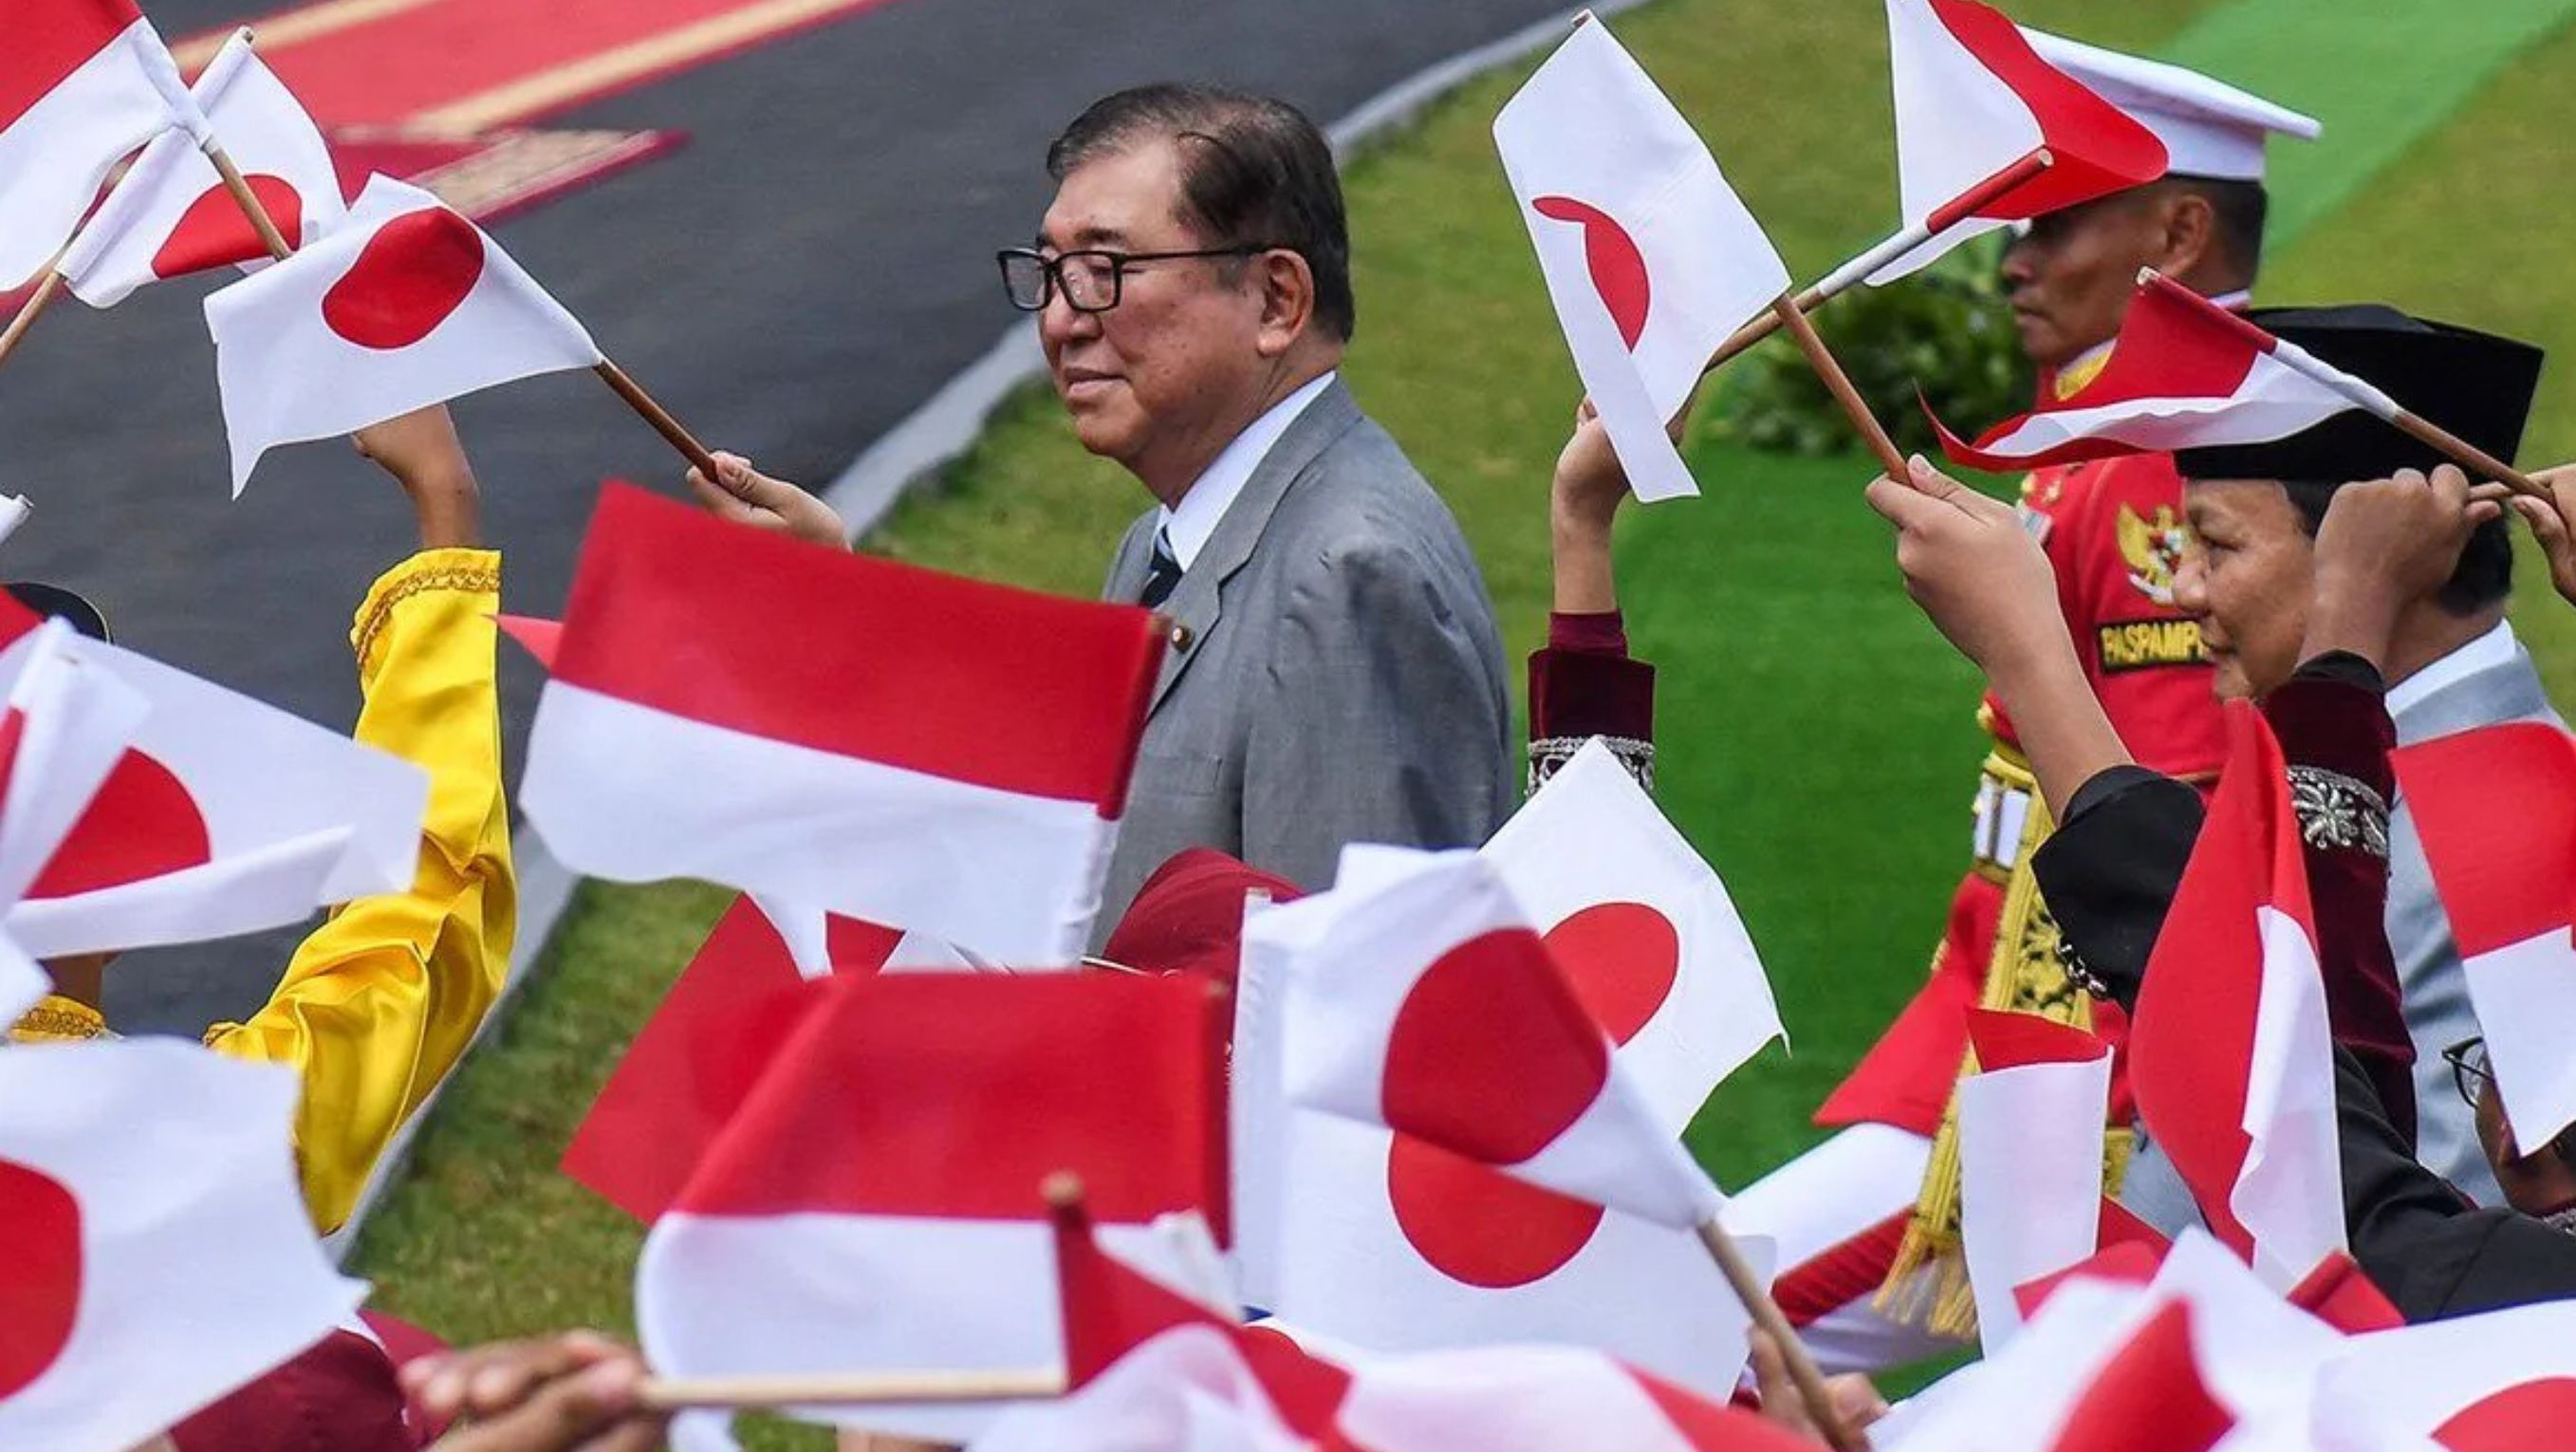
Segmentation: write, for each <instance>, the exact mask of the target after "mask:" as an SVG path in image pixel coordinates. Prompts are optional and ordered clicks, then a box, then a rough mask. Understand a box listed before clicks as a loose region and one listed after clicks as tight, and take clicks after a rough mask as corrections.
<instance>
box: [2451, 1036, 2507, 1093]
mask: <svg viewBox="0 0 2576 1452" xmlns="http://www.w3.org/2000/svg"><path fill="white" fill-rule="evenodd" d="M2442 1062H2444V1063H2446V1064H2448V1065H2450V1066H2451V1085H2452V1087H2453V1088H2456V1089H2458V1090H2459V1091H2460V1098H2461V1099H2462V1100H2464V1101H2466V1102H2467V1104H2468V1106H2469V1107H2470V1108H2471V1109H2475V1108H2477V1107H2478V1091H2479V1090H2481V1089H2483V1088H2484V1087H2486V1086H2487V1085H2489V1084H2492V1083H2494V1082H2495V1070H2494V1069H2492V1068H2490V1067H2488V1065H2487V1041H2486V1039H2485V1038H2484V1037H2483V1036H2481V1037H2478V1038H2469V1039H2462V1040H2460V1041H2459V1042H2458V1043H2456V1044H2453V1045H2451V1046H2450V1047H2449V1048H2447V1049H2444V1050H2443V1051H2442Z"/></svg>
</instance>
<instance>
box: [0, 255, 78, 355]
mask: <svg viewBox="0 0 2576 1452" xmlns="http://www.w3.org/2000/svg"><path fill="white" fill-rule="evenodd" d="M62 260H63V255H62V254H61V253H59V252H57V253H55V254H54V262H60V261H62ZM62 290H63V275H62V274H61V273H59V272H57V271H55V270H54V266H53V263H47V264H46V265H45V271H44V275H43V276H42V277H41V278H39V279H38V280H37V283H36V290H35V291H34V292H31V293H29V294H27V300H26V301H25V302H23V303H20V304H19V305H18V314H17V316H15V317H13V318H11V319H10V320H9V327H8V329H7V331H5V332H0V363H6V362H8V361H9V355H10V354H12V353H15V352H17V351H18V345H19V343H21V342H23V341H25V339H26V336H27V330H28V329H30V328H32V327H34V326H35V325H36V319H38V318H41V317H43V316H44V315H45V309H47V308H49V307H52V306H53V305H54V298H55V296H56V295H57V294H59V293H60V292H61V291H62Z"/></svg>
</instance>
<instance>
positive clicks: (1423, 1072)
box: [1280, 849, 1725, 1230]
mask: <svg viewBox="0 0 2576 1452" xmlns="http://www.w3.org/2000/svg"><path fill="white" fill-rule="evenodd" d="M1379 850H1380V851H1384V850H1386V849H1379ZM1346 860H1347V858H1346ZM1348 870H1349V869H1348V868H1347V866H1346V867H1345V869H1344V872H1345V875H1348ZM1391 876H1392V878H1393V880H1391V881H1388V882H1386V883H1384V884H1383V885H1377V886H1373V887H1372V888H1362V889H1358V890H1356V891H1355V893H1354V897H1353V900H1352V901H1351V902H1350V904H1349V906H1348V907H1346V908H1345V909H1344V910H1343V911H1342V912H1341V914H1340V915H1339V916H1338V917H1337V918H1336V919H1335V920H1334V921H1333V922H1332V923H1331V924H1330V925H1329V926H1328V927H1326V928H1325V929H1324V930H1323V931H1322V932H1321V933H1320V934H1319V935H1318V937H1317V940H1316V941H1315V942H1314V943H1313V944H1311V945H1310V946H1307V947H1304V948H1302V949H1301V950H1300V951H1299V952H1298V953H1297V954H1296V956H1295V958H1294V960H1293V965H1294V966H1293V967H1292V969H1291V971H1290V972H1289V974H1288V978H1287V987H1286V990H1285V991H1284V992H1283V993H1282V994H1281V1005H1280V1008H1281V1014H1282V1026H1281V1033H1280V1055H1281V1059H1280V1062H1281V1066H1282V1079H1283V1082H1284V1083H1285V1085H1286V1088H1287V1093H1288V1097H1289V1099H1290V1100H1291V1101H1292V1102H1295V1103H1299V1104H1303V1105H1306V1106H1308V1107H1310V1108H1314V1109H1320V1110H1323V1111H1325V1112H1327V1113H1331V1114H1338V1115H1340V1116H1342V1117H1343V1118H1345V1119H1349V1120H1352V1121H1354V1122H1356V1123H1361V1124H1374V1125H1379V1126H1382V1127H1384V1128H1387V1129H1392V1130H1396V1131H1398V1132H1400V1133H1405V1134H1410V1135H1412V1136H1414V1137H1416V1138H1418V1139H1422V1140H1425V1141H1428V1142H1429V1143H1431V1144H1432V1145H1435V1146H1437V1147H1439V1148H1441V1149H1445V1150H1448V1151H1450V1152H1451V1153H1453V1154H1457V1155H1460V1156H1463V1157H1464V1158H1466V1159H1469V1160H1472V1161H1476V1162H1478V1163H1480V1164H1482V1165H1484V1166H1486V1167H1489V1168H1493V1169H1498V1170H1501V1171H1503V1172H1505V1173H1506V1174H1509V1175H1511V1176H1513V1177H1515V1178H1517V1179H1520V1180H1523V1181H1526V1182H1528V1183H1529V1184H1532V1185H1536V1186H1541V1187H1544V1188H1546V1189H1550V1190H1554V1191H1556V1192H1558V1193H1559V1194H1563V1195H1571V1196H1575V1197H1579V1198H1581V1199H1585V1200H1589V1201H1591V1202H1593V1203H1595V1204H1600V1205H1606V1206H1610V1207H1612V1208H1614V1209H1621V1210H1626V1211H1628V1212H1629V1213H1631V1214H1635V1215H1640V1216H1643V1217H1645V1218H1646V1219H1648V1220H1652V1221H1654V1222H1655V1223H1657V1224H1660V1225H1666V1226H1670V1227H1672V1228H1674V1229H1678V1230H1687V1229H1690V1228H1692V1227H1694V1226H1697V1225H1699V1224H1701V1223H1703V1222H1705V1221H1706V1220H1708V1219H1709V1218H1710V1217H1711V1216H1713V1215H1715V1214H1716V1213H1717V1212H1718V1210H1719V1209H1720V1208H1721V1207H1722V1206H1723V1205H1724V1203H1725V1198H1724V1197H1723V1196H1722V1195H1720V1194H1719V1193H1718V1191H1717V1187H1716V1186H1715V1185H1712V1184H1711V1183H1709V1179H1708V1176H1707V1174H1706V1173H1705V1172H1704V1171H1702V1170H1701V1169H1700V1168H1699V1166H1698V1165H1697V1164H1695V1163H1693V1162H1692V1160H1691V1158H1690V1155H1689V1154H1688V1152H1686V1151H1685V1150H1684V1149H1683V1148H1682V1146H1681V1143H1680V1141H1678V1140H1676V1139H1675V1138H1673V1136H1672V1133H1671V1131H1670V1130H1669V1129H1667V1128H1666V1127H1665V1125H1664V1122H1663V1120H1662V1118H1661V1117H1660V1116H1658V1115H1657V1114H1656V1113H1655V1111H1654V1109H1653V1107H1652V1105H1651V1104H1650V1103H1649V1102H1648V1100H1647V1098H1646V1096H1645V1093H1644V1091H1643V1090H1642V1089H1640V1088H1639V1087H1638V1086H1637V1084H1636V1082H1635V1081H1634V1080H1633V1079H1632V1078H1631V1077H1630V1076H1629V1075H1628V1073H1627V1072H1626V1070H1625V1069H1624V1068H1622V1067H1620V1066H1619V1065H1617V1064H1616V1062H1615V1061H1614V1060H1613V1058H1612V1047H1613V1046H1612V1044H1611V1041H1610V1036H1609V1035H1608V1034H1606V1033H1604V1032H1603V1031H1602V1029H1601V1026H1600V1024H1599V1023H1598V1022H1597V1021H1595V1020H1594V1019H1593V1017H1592V1015H1591V1013H1590V1012H1589V1011H1588V1010H1587V1009H1585V1007H1584V1006H1583V1001H1582V999H1581V998H1579V997H1578V996H1576V994H1575V991H1574V988H1573V985H1572V984H1570V983H1569V982H1567V980H1566V976H1565V973H1564V970H1563V969H1562V968H1560V967H1559V966H1558V965H1557V962H1556V959H1555V958H1554V956H1553V955H1551V954H1550V953H1549V951H1548V949H1547V945H1546V944H1545V943H1544V942H1542V941H1541V940H1540V938H1539V935H1538V933H1537V932H1536V931H1535V930H1533V929H1532V928H1531V927H1530V925H1529V921H1528V918H1527V917H1526V916H1525V915H1524V914H1523V912H1522V910H1521V907H1520V905H1519V904H1518V903H1517V902H1515V901H1514V900H1513V898H1512V895H1511V892H1510V890H1509V889H1508V888H1506V887H1505V886H1504V885H1503V880H1502V876H1501V874H1500V873H1499V872H1497V871H1496V870H1495V869H1494V867H1493V865H1492V864H1491V863H1489V862H1487V861H1486V860H1485V859H1483V858H1481V857H1479V856H1477V855H1476V854H1474V853H1470V852H1452V853H1439V854H1418V855H1416V856H1415V863H1414V865H1413V866H1412V867H1411V868H1410V870H1407V871H1404V872H1402V873H1401V874H1400V875H1391Z"/></svg>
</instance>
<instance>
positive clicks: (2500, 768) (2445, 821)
mask: <svg viewBox="0 0 2576 1452" xmlns="http://www.w3.org/2000/svg"><path fill="white" fill-rule="evenodd" d="M2390 761H2391V764H2392V765H2393V766H2395V768H2396V770H2397V787H2398V791H2399V792H2400V793H2401V794H2402V795H2403V797H2404V799H2405V803H2406V810H2407V813H2408V815H2409V816H2411V817H2412V818H2413V819H2414V823H2415V831H2416V835H2417V836H2418V838H2420V839H2421V841H2422V842H2423V845H2424V861H2425V862H2426V863H2427V864H2428V865H2429V866H2430V867H2431V868H2432V870H2433V886H2434V887H2435V888H2436V889H2438V890H2439V891H2440V893H2441V895H2442V910H2443V911H2444V912H2445V913H2446V914H2448V915H2449V917H2450V919H2451V937H2452V939H2453V940H2454V941H2456V942H2457V943H2458V944H2459V945H2460V958H2461V961H2462V963H2463V964H2464V965H2465V967H2466V968H2467V971H2468V982H2469V1005H2470V1007H2472V1008H2474V1009H2475V1010H2476V1011H2477V1020H2478V1028H2479V1029H2480V1030H2481V1031H2482V1032H2483V1033H2484V1034H2485V1035H2486V1041H2487V1062H2488V1064H2489V1065H2490V1066H2491V1067H2492V1068H2493V1069H2494V1071H2495V1081H2496V1092H2497V1093H2498V1094H2500V1095H2502V1096H2503V1097H2504V1110H2505V1121H2506V1122H2507V1123H2508V1124H2511V1125H2512V1126H2513V1135H2514V1141H2515V1143H2517V1144H2521V1145H2525V1146H2530V1145H2542V1144H2547V1143H2548V1142H2549V1141H2550V1140H2552V1139H2555V1138H2556V1137H2557V1136H2558V1133H2559V1131H2561V1130H2563V1129H2565V1128H2566V1127H2567V1126H2568V1125H2569V1124H2571V1123H2576V1055H2570V1054H2569V1053H2568V1052H2567V1044H2566V1027H2567V1025H2569V1024H2571V1023H2576V942H2571V940H2570V939H2571V928H2570V924H2571V922H2576V739H2571V738H2570V737H2569V736H2568V734H2567V733H2566V732H2565V731H2564V730H2562V729H2560V728H2559V727H2556V726H2552V725H2546V724H2541V723H2524V722H2516V723H2511V724H2507V725H2502V726H2489V727H2485V728H2483V729H2481V730H2476V731H2463V732H2460V733H2459V734H2457V735H2454V736H2443V737H2438V738H2436V739H2434V740H2431V741H2426V742H2423V743H2421V744H2419V745H2415V746H2407V747H2401V748H2399V749H2398V751H2397V753H2396V755H2395V756H2393V757H2392V758H2390Z"/></svg>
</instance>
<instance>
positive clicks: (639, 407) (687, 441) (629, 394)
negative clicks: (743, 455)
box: [591, 358, 724, 488]
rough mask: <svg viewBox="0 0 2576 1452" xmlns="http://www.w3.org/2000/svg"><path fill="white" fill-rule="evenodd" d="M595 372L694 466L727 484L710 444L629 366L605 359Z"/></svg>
mask: <svg viewBox="0 0 2576 1452" xmlns="http://www.w3.org/2000/svg"><path fill="white" fill-rule="evenodd" d="M591 371H592V372H594V373H597V374H598V375H599V376H600V377H601V378H603V379H606V380H607V381H608V386H609V387H610V388H611V389H613V390H615V391H616V394H617V396H618V397H619V398H622V399H625V400H626V406H627V407H628V408H631V409H633V410H635V412H636V413H637V414H638V415H640V416H641V417H642V418H643V420H644V421H645V422H646V423H648V424H651V425H652V426H653V432H655V433H657V434H660V435H661V436H662V438H663V439H664V440H665V441H666V442H668V443H669V444H670V446H671V447H672V448H675V449H677V450H679V451H680V457H681V458H684V459H686V460H688V461H689V464H690V466H691V467H693V468H695V469H696V470H697V471H698V472H699V473H701V474H704V475H706V476H707V482H708V483H710V484H713V485H716V486H718V487H719V488H721V487H722V486H723V484H724V480H723V479H722V478H721V477H719V476H718V475H717V473H716V459H715V455H713V454H710V453H708V452H707V446H706V445H704V444H702V443H699V442H698V436H697V435H695V434H693V433H690V432H689V431H688V429H686V428H684V427H682V426H681V423H680V421H679V420H678V419H676V418H673V417H672V416H671V411H670V410H669V409H667V408H664V407H663V406H662V405H661V404H660V403H659V402H657V401H655V399H654V397H653V395H651V394H649V393H646V392H645V391H644V385H643V384H640V383H638V382H636V381H635V380H634V379H632V378H630V377H628V376H627V374H626V370H625V369H623V368H620V367H618V366H617V365H616V364H614V363H611V362H609V361H608V360H607V359H605V358H603V359H601V360H600V361H599V366H598V367H596V368H594V369H592V370H591Z"/></svg>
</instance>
